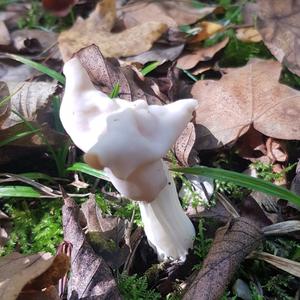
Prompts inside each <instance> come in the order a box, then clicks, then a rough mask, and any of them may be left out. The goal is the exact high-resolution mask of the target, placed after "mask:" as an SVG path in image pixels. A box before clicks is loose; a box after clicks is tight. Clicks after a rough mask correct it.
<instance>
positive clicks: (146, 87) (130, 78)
mask: <svg viewBox="0 0 300 300" xmlns="http://www.w3.org/2000/svg"><path fill="white" fill-rule="evenodd" d="M76 56H77V57H78V58H79V60H80V62H81V64H82V65H83V67H84V68H85V69H86V71H87V72H88V74H89V76H90V78H91V80H92V81H93V83H94V84H95V85H97V86H99V87H100V89H101V90H102V91H103V92H104V93H107V94H109V93H110V92H111V91H112V90H113V87H114V85H115V84H116V83H118V84H119V85H120V92H119V97H120V98H122V99H126V100H129V101H134V100H137V99H144V100H147V102H148V103H149V104H161V102H167V101H168V99H167V97H166V96H164V95H163V94H161V93H160V92H159V89H158V87H157V85H156V84H155V83H154V82H153V81H152V80H151V79H149V78H147V77H145V78H143V77H140V76H139V74H138V73H137V72H135V70H134V69H132V67H130V66H126V67H120V64H119V62H118V61H117V60H116V59H114V58H111V59H106V58H104V57H103V55H102V54H101V52H100V51H99V48H98V47H97V46H95V45H92V46H89V47H87V48H84V49H82V50H80V51H79V52H78V53H77V54H76Z"/></svg>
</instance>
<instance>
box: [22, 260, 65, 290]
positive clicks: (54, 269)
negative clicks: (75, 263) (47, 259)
mask: <svg viewBox="0 0 300 300" xmlns="http://www.w3.org/2000/svg"><path fill="white" fill-rule="evenodd" d="M69 267H70V259H69V257H68V256H67V255H65V254H58V255H56V256H55V258H54V261H53V263H52V265H51V266H50V267H49V268H48V269H47V270H46V271H45V272H44V273H43V274H41V275H40V276H38V277H36V278H34V279H33V280H31V281H30V282H29V283H28V284H26V286H25V287H24V289H23V290H42V289H44V288H48V287H50V286H52V285H56V284H57V283H58V280H59V279H60V278H62V277H63V276H64V275H65V274H66V273H67V272H68V270H69Z"/></svg>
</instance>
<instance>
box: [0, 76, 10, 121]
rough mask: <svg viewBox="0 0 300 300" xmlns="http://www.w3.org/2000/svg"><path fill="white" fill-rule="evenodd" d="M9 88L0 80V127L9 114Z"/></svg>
mask: <svg viewBox="0 0 300 300" xmlns="http://www.w3.org/2000/svg"><path fill="white" fill-rule="evenodd" d="M9 95H10V94H9V89H8V86H7V84H6V83H5V82H3V81H0V127H2V125H3V123H4V121H5V120H6V118H7V117H8V116H9V114H10V99H9Z"/></svg>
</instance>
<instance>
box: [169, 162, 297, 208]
mask: <svg viewBox="0 0 300 300" xmlns="http://www.w3.org/2000/svg"><path fill="white" fill-rule="evenodd" d="M172 171H175V172H180V173H187V174H193V175H203V176H207V177H211V178H214V179H219V180H222V181H229V182H232V183H234V184H236V185H239V186H242V187H245V188H249V189H253V190H256V191H260V192H263V193H266V194H269V195H272V196H276V197H279V198H281V199H285V200H287V201H290V202H292V203H294V204H296V205H299V206H300V197H299V196H297V195H296V194H294V193H292V192H290V191H289V190H287V189H285V188H283V187H280V186H277V185H275V184H273V183H271V182H268V181H265V180H263V179H260V178H254V177H251V176H248V175H245V174H241V173H237V172H233V171H227V170H223V169H217V168H208V167H203V166H200V167H193V168H176V169H172Z"/></svg>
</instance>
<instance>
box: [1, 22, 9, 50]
mask: <svg viewBox="0 0 300 300" xmlns="http://www.w3.org/2000/svg"><path fill="white" fill-rule="evenodd" d="M10 42H11V38H10V34H9V31H8V29H7V27H6V25H5V23H4V22H3V21H0V45H4V46H7V45H9V44H10Z"/></svg>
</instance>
